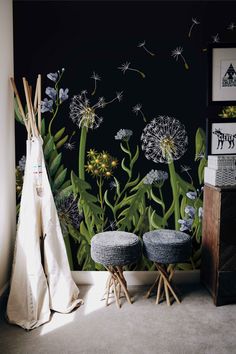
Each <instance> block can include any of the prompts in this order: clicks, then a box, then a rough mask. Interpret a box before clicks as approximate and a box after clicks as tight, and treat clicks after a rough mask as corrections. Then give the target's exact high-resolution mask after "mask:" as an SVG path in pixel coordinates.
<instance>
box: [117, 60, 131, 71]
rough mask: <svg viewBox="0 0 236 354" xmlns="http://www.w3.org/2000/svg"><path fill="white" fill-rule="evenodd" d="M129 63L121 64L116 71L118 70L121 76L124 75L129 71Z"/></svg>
mask: <svg viewBox="0 0 236 354" xmlns="http://www.w3.org/2000/svg"><path fill="white" fill-rule="evenodd" d="M129 66H130V63H128V62H126V63H124V64H122V65H121V66H119V67H118V69H120V70H121V71H122V72H123V74H125V73H126V71H127V70H128V69H129Z"/></svg>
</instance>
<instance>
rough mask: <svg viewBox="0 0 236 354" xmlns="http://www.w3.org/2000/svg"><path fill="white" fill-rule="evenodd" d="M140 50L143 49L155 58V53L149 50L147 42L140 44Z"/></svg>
mask: <svg viewBox="0 0 236 354" xmlns="http://www.w3.org/2000/svg"><path fill="white" fill-rule="evenodd" d="M138 48H143V49H144V50H145V52H147V53H148V54H150V55H151V56H155V54H154V53H153V52H151V51H150V50H149V49H147V47H146V41H145V40H144V41H143V42H141V43H139V44H138Z"/></svg>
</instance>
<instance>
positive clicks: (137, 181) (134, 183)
mask: <svg viewBox="0 0 236 354" xmlns="http://www.w3.org/2000/svg"><path fill="white" fill-rule="evenodd" d="M139 179H140V174H138V177H137V178H136V179H135V180H133V181H130V182H128V183H127V188H129V187H134V186H135V185H136V184H137V183H139Z"/></svg>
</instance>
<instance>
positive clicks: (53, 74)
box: [47, 73, 58, 82]
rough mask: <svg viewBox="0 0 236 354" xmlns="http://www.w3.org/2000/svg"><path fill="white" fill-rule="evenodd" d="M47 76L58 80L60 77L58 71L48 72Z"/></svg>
mask: <svg viewBox="0 0 236 354" xmlns="http://www.w3.org/2000/svg"><path fill="white" fill-rule="evenodd" d="M47 77H48V78H49V80H52V81H54V82H56V81H57V79H58V73H49V74H47Z"/></svg>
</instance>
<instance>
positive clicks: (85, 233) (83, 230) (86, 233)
mask: <svg viewBox="0 0 236 354" xmlns="http://www.w3.org/2000/svg"><path fill="white" fill-rule="evenodd" d="M79 230H80V233H81V235H82V236H84V237H85V239H86V241H87V242H88V244H90V242H91V236H90V234H89V231H88V229H87V227H86V226H85V224H84V221H82V222H81V223H80V228H79Z"/></svg>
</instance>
